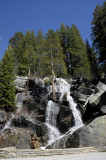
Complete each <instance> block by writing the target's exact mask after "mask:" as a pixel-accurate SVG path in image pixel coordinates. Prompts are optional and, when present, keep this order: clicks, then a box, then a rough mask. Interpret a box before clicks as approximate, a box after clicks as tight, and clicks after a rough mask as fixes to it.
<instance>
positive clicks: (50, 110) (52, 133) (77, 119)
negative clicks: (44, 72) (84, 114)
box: [46, 78, 83, 148]
mask: <svg viewBox="0 0 106 160" xmlns="http://www.w3.org/2000/svg"><path fill="white" fill-rule="evenodd" d="M70 88H71V86H70V84H69V83H67V82H66V80H64V79H61V78H57V79H56V84H55V92H60V93H61V96H60V101H63V98H64V95H65V96H66V98H67V101H68V102H69V108H70V109H71V111H72V114H73V117H74V123H75V124H74V126H73V127H72V128H70V129H69V131H67V132H66V133H65V134H64V135H61V133H60V132H59V130H58V129H57V127H56V118H57V113H58V112H56V110H57V105H56V103H54V102H52V101H51V100H50V101H49V102H48V104H47V109H46V124H47V126H48V127H49V133H48V135H49V142H48V145H50V144H51V143H53V142H55V141H57V142H59V141H60V140H61V141H65V138H64V137H65V136H66V135H68V134H72V133H73V132H75V131H76V130H77V129H78V128H80V127H82V126H83V122H82V119H81V114H80V112H79V111H78V109H77V104H76V103H75V102H74V101H73V98H72V97H71V96H70ZM50 92H51V89H50ZM57 142H56V145H57ZM62 143H63V142H62ZM63 144H64V146H65V142H64V143H63ZM64 146H63V148H65V147H64ZM54 148H55V146H54Z"/></svg>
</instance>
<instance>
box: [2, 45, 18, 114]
mask: <svg viewBox="0 0 106 160" xmlns="http://www.w3.org/2000/svg"><path fill="white" fill-rule="evenodd" d="M13 73H14V69H13V61H12V56H11V47H9V48H8V49H7V50H6V52H5V54H4V57H3V59H2V61H1V62H0V108H5V109H6V110H7V111H9V110H13V109H14V108H15V85H14V74H13Z"/></svg>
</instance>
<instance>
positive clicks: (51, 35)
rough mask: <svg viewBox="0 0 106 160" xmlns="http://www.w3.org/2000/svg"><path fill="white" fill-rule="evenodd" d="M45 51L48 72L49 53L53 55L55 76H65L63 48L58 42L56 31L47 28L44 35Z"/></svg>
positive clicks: (49, 69) (49, 67) (49, 68)
mask: <svg viewBox="0 0 106 160" xmlns="http://www.w3.org/2000/svg"><path fill="white" fill-rule="evenodd" d="M46 39H47V40H46V41H47V42H46V53H47V62H46V63H47V66H48V71H49V74H51V65H50V64H51V60H52V58H51V54H52V56H53V64H54V72H55V75H56V77H66V76H67V68H66V65H65V62H64V54H63V49H62V47H61V44H60V39H59V36H58V34H57V33H55V32H54V31H53V30H49V31H48V33H47V35H46Z"/></svg>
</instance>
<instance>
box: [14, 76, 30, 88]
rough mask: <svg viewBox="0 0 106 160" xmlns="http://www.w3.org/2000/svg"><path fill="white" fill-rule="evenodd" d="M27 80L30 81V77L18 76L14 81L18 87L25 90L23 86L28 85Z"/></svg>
mask: <svg viewBox="0 0 106 160" xmlns="http://www.w3.org/2000/svg"><path fill="white" fill-rule="evenodd" d="M27 81H28V77H22V76H21V77H19V76H16V77H15V81H14V83H15V86H16V87H17V88H18V89H20V90H23V89H22V88H24V87H25V86H26V83H27Z"/></svg>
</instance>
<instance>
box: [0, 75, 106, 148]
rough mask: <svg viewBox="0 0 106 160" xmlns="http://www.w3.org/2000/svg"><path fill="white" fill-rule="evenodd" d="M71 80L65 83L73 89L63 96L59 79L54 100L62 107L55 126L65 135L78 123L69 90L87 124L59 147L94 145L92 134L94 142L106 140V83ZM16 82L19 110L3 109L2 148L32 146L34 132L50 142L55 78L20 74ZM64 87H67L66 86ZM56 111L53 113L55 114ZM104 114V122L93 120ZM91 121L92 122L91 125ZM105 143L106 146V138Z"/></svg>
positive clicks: (0, 121)
mask: <svg viewBox="0 0 106 160" xmlns="http://www.w3.org/2000/svg"><path fill="white" fill-rule="evenodd" d="M67 82H68V83H66V82H65V83H66V85H67V84H69V86H70V85H71V89H70V88H68V92H67V91H66V93H65V92H64V93H65V94H64V95H62V94H63V93H62V92H60V91H59V84H58V83H60V82H59V81H58V82H56V81H55V84H56V85H57V88H56V99H55V102H53V103H54V104H56V105H57V106H58V108H59V109H58V112H57V115H56V120H55V121H56V125H55V127H56V128H57V129H58V130H59V134H61V135H64V134H65V133H68V131H69V129H70V128H72V127H73V126H74V125H75V117H74V116H73V112H72V110H71V109H70V107H69V105H70V104H69V101H68V100H67V99H68V98H67V96H68V95H67V94H69V92H70V95H71V96H72V97H73V99H74V101H75V102H76V103H77V106H76V108H77V109H78V110H79V111H80V112H81V115H82V119H83V121H84V123H85V124H86V126H84V127H82V128H81V129H79V130H78V131H76V132H75V133H74V134H73V135H72V136H70V134H68V137H67V135H66V137H67V138H64V139H63V140H62V141H63V142H62V143H61V145H57V146H58V148H64V147H67V148H69V147H80V146H90V144H92V143H90V141H91V137H93V139H94V141H97V139H98V143H99V141H103V140H104V139H105V136H104V135H103V134H102V133H103V132H104V130H105V128H103V127H101V125H102V123H104V124H105V122H106V118H105V116H103V115H105V114H106V85H105V84H104V83H102V82H99V83H98V84H97V85H94V84H93V83H91V82H88V81H79V80H78V79H77V80H74V79H71V80H67ZM15 85H16V99H17V102H16V105H17V111H16V112H15V113H6V112H5V111H3V110H1V111H0V133H1V138H0V147H7V146H16V147H17V148H30V140H31V136H32V135H34V134H36V135H37V137H40V139H41V140H40V145H46V144H47V141H48V140H49V136H48V133H49V129H50V128H48V125H46V124H45V123H46V110H47V104H48V102H49V101H50V100H52V101H53V99H52V92H50V91H51V80H50V79H49V78H45V79H44V80H42V79H40V78H31V79H28V77H18V76H17V77H16V79H15ZM69 86H68V87H69ZM62 89H63V90H64V87H63V88H62ZM70 95H69V96H70ZM61 97H62V98H61ZM60 99H61V101H60ZM54 104H53V105H54ZM52 114H53V113H51V116H53V115H52ZM100 116H103V121H102V120H101V121H100V119H97V120H94V121H92V120H93V119H95V118H96V117H100ZM100 118H101V117H100ZM91 121H92V122H91ZM89 122H91V125H90V124H89ZM97 122H98V123H99V125H98V124H97ZM100 124H101V125H100ZM91 128H93V130H91ZM96 128H97V129H96ZM97 130H100V138H98V137H99V135H98V136H96V133H98V131H97ZM105 131H106V130H105ZM50 133H51V132H50ZM88 135H89V136H88ZM64 137H65V136H64ZM82 137H83V138H82ZM67 139H68V140H67ZM8 140H9V143H8ZM54 143H55V142H54ZM102 145H106V144H105V141H104V143H102ZM52 146H54V145H50V146H49V148H52ZM55 146H56V145H55ZM94 146H97V143H94ZM55 148H56V147H55Z"/></svg>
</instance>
